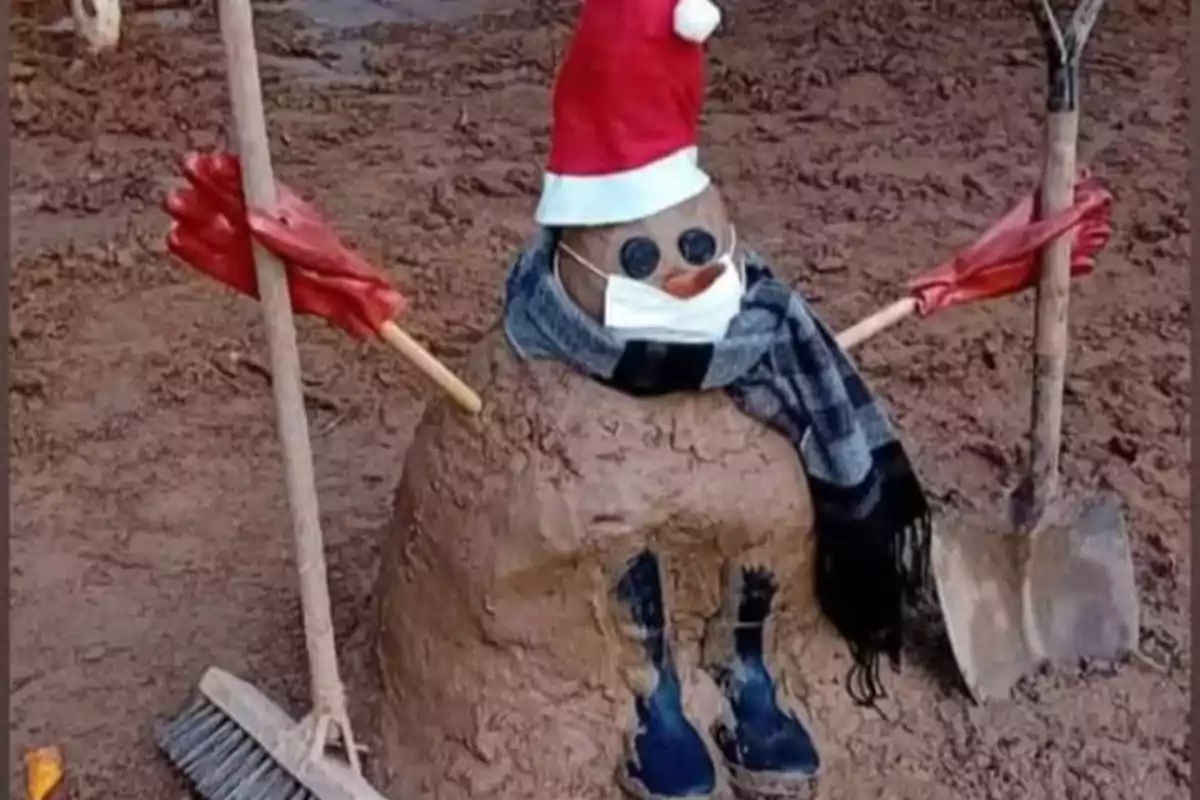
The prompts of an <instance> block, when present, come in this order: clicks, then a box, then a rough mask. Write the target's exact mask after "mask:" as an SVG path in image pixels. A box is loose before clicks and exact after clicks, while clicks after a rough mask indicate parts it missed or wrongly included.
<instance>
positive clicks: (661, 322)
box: [555, 232, 744, 343]
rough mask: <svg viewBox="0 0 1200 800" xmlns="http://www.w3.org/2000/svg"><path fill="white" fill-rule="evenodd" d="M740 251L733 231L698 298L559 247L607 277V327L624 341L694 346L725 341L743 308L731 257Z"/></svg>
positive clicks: (737, 273) (739, 281) (738, 275)
mask: <svg viewBox="0 0 1200 800" xmlns="http://www.w3.org/2000/svg"><path fill="white" fill-rule="evenodd" d="M736 247H737V234H736V232H734V233H733V234H732V236H731V240H730V245H729V249H728V250H727V251H726V252H725V253H724V254H722V255H721V256H718V257H717V258H716V260H715V261H714V262H713V263H714V264H719V265H721V266H722V267H724V269H722V270H721V274H720V275H719V276H718V277H717V279H716V280H714V281H713V282H712V283H711V284H710V285H709V286H708V288H707V289H705V290H704V291H702V292H700V293H699V294H696V295H693V296H692V297H688V298H680V297H675V296H674V295H672V294H669V293H667V292H665V291H663V290H662V289H659V288H657V287H655V286H651V285H650V284H648V283H643V282H642V281H637V280H634V279H633V278H627V277H625V276H624V275H609V274H607V273H604V272H601V271H600V270H599V269H597V268H596V267H595V266H593V265H592V264H590V263H588V261H587V260H585V259H583V258H581V257H580V256H579V254H578V253H576V252H574V251H573V250H571V249H570V248H569V247H567V246H566V245H564V244H562V243H559V249H560V250H562V251H563V252H565V253H566V254H567V255H569V256H570V257H571V258H573V259H575V260H576V261H578V262H579V263H580V264H582V265H583V266H585V267H587V268H588V269H590V270H591V271H592V272H594V273H596V274H597V275H599V276H600V277H602V278H604V281H605V284H604V327H606V328H609V329H610V330H612V331H613V332H615V333H616V334H618V335H619V336H620V337H621V338H622V339H626V340H629V339H644V340H647V341H654V342H692V343H695V342H715V341H718V340H720V339H723V338H724V337H725V332H726V331H727V330H728V329H729V323H730V321H731V320H732V319H733V318H734V317H735V316H736V315H737V313H738V311H739V310H740V309H741V305H742V294H743V292H744V287H743V286H742V275H741V270H740V269H739V268H738V265H737V264H736V263H735V261H734V258H733V254H734V250H735V248H736ZM557 273H558V259H557V258H555V274H556V275H557Z"/></svg>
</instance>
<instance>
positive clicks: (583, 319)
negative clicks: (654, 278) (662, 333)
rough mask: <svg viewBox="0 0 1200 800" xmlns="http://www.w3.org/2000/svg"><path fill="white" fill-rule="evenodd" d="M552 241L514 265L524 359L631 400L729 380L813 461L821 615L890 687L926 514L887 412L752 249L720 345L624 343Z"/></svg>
mask: <svg viewBox="0 0 1200 800" xmlns="http://www.w3.org/2000/svg"><path fill="white" fill-rule="evenodd" d="M555 246H556V235H555V234H554V233H553V232H552V231H549V230H544V231H542V232H541V234H540V236H539V238H538V240H537V241H536V242H535V243H534V244H533V245H532V246H531V247H530V248H529V249H527V250H526V251H525V252H524V253H522V254H521V256H520V257H519V258H518V260H517V261H516V263H515V264H514V265H513V267H512V269H511V271H510V273H509V276H508V281H507V286H506V293H507V298H506V306H505V333H506V335H507V337H508V341H509V344H510V345H511V346H512V348H513V349H514V350H515V351H516V353H517V355H518V356H520V357H521V358H526V359H528V358H550V359H555V360H558V361H562V362H565V363H567V364H569V365H571V366H573V367H574V368H576V369H578V370H580V371H581V372H583V373H585V374H587V375H589V376H591V377H592V378H594V379H596V380H598V381H600V382H602V383H605V384H607V385H610V386H613V387H615V388H617V389H620V390H622V391H625V392H627V393H630V394H634V395H654V394H662V393H666V392H670V391H699V390H707V389H715V388H721V389H724V390H725V392H726V393H727V394H728V395H729V396H730V397H731V398H732V399H733V401H734V403H735V404H736V405H737V407H738V408H739V409H740V410H741V411H742V412H743V413H745V414H748V415H750V416H752V417H754V418H756V419H758V420H761V421H762V422H763V423H765V424H767V425H769V426H771V427H773V428H775V429H776V430H778V431H780V432H781V433H783V434H784V435H785V436H787V437H788V439H789V440H790V441H791V442H792V444H793V446H794V447H795V448H796V452H797V454H798V456H799V457H800V460H801V463H802V464H803V466H804V470H805V473H806V475H807V478H808V484H809V491H810V493H811V495H812V501H813V511H814V521H815V525H814V527H815V533H816V544H817V555H816V568H815V573H816V574H815V582H816V587H815V588H816V595H817V599H818V602H819V603H820V605H821V609H822V612H823V613H824V614H825V616H826V617H827V618H828V619H829V620H830V621H831V622H832V623H833V624H834V626H835V627H836V628H837V630H838V631H839V633H840V634H841V635H842V637H843V638H844V639H845V640H846V641H847V643H848V645H849V647H850V650H851V654H852V656H853V658H854V666H853V667H852V668H851V672H850V675H849V676H848V679H847V681H848V688H849V691H850V694H851V696H852V697H854V699H855V700H856V701H857V702H859V703H862V704H865V705H870V704H873V703H874V702H875V701H876V700H877V699H878V698H880V697H882V696H883V695H884V691H883V687H882V685H881V684H880V682H879V660H880V656H881V655H884V654H886V655H887V656H888V658H889V660H890V661H891V663H892V664H893V666H894V667H897V668H898V667H899V664H900V651H901V648H902V646H903V644H904V639H905V626H904V620H905V615H904V609H905V607H908V606H915V605H916V604H917V602H918V601H919V600H920V599H921V598H923V597H924V594H923V593H924V592H925V591H926V587H927V586H928V575H929V567H928V564H929V535H930V515H929V510H928V507H927V505H926V502H925V497H924V493H923V492H922V489H921V486H920V483H919V482H918V480H917V478H916V476H915V475H914V473H913V470H912V468H911V466H910V465H909V461H908V458H907V456H906V455H905V452H904V448H903V446H902V445H901V444H900V442H899V440H898V439H897V438H896V435H895V433H894V432H893V430H892V427H891V425H890V423H889V422H888V419H887V416H886V414H885V413H884V411H883V409H882V408H881V407H880V405H879V404H878V403H877V402H876V401H875V399H874V398H873V397H872V395H871V393H870V391H869V390H868V388H867V386H866V384H865V383H864V382H863V380H862V378H861V377H860V376H859V375H858V373H857V371H856V370H855V369H854V366H853V365H852V364H851V363H850V360H849V359H848V358H847V356H846V354H845V353H844V352H842V350H841V348H839V347H838V345H837V342H836V341H835V339H834V337H833V334H832V333H831V332H830V330H829V329H828V328H827V327H826V326H825V324H824V323H823V322H822V321H821V320H820V319H819V318H817V316H816V315H815V314H813V313H812V311H811V309H810V308H809V307H808V304H807V303H806V302H805V301H804V299H803V298H802V297H800V296H799V295H798V294H795V293H793V292H792V291H791V289H790V288H789V287H788V286H786V285H785V284H783V283H781V282H780V281H777V280H775V279H774V278H773V277H772V275H771V272H770V270H768V269H767V267H766V266H765V265H763V264H762V262H761V261H760V260H759V259H758V258H757V256H755V255H754V254H752V253H748V254H747V257H746V291H745V295H744V297H743V299H742V308H741V311H740V312H739V313H738V315H737V316H736V317H734V319H733V321H732V322H731V324H730V326H729V330H728V332H727V334H726V335H725V338H724V339H722V340H720V341H718V342H714V343H711V344H709V343H704V344H667V343H661V342H646V341H626V340H623V339H621V338H619V337H617V336H615V335H614V334H613V333H612V332H611V331H609V330H607V329H605V328H604V327H603V326H602V325H600V324H599V323H597V322H596V321H595V320H594V319H592V318H591V317H589V316H588V315H587V314H585V313H584V312H583V311H581V310H580V309H579V308H578V307H577V306H576V305H575V303H574V302H572V301H571V299H570V298H569V297H568V296H567V294H566V292H565V291H564V289H563V288H562V285H561V284H560V283H559V281H558V279H557V278H556V277H555V276H554V274H553V268H552V264H553V257H554V251H555Z"/></svg>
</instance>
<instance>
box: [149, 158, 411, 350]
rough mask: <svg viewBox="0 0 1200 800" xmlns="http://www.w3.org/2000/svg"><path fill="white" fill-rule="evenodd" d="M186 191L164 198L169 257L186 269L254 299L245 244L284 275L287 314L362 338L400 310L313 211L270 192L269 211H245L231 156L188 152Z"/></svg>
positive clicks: (286, 193) (396, 299)
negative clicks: (268, 256) (320, 320)
mask: <svg viewBox="0 0 1200 800" xmlns="http://www.w3.org/2000/svg"><path fill="white" fill-rule="evenodd" d="M183 173H184V175H185V176H186V177H187V179H188V182H189V183H188V185H187V186H184V187H183V188H181V189H178V190H176V191H174V192H172V193H171V194H170V195H168V197H167V200H166V208H167V213H168V214H170V215H171V217H172V218H173V222H172V225H171V232H170V233H169V234H168V235H167V246H168V247H169V249H170V251H171V252H172V253H174V254H175V255H176V256H178V257H179V258H181V259H183V260H184V261H186V262H187V263H188V264H190V265H191V266H193V267H195V268H196V269H198V270H200V271H201V272H204V273H206V274H207V275H209V276H210V277H212V278H216V279H217V280H219V281H220V282H221V283H224V284H226V285H228V286H232V287H233V288H234V289H236V290H238V291H239V292H241V293H243V294H247V295H250V296H251V297H254V298H257V297H258V280H257V278H256V276H255V273H254V256H253V253H252V249H251V237H253V241H255V242H257V243H258V244H259V245H261V246H262V247H263V248H265V249H266V250H267V251H269V252H270V253H272V254H273V255H275V256H276V257H277V258H279V260H280V261H282V262H283V264H284V266H285V267H286V270H287V280H288V291H289V293H290V295H291V300H292V310H293V311H294V312H296V313H298V314H312V315H315V316H318V317H324V318H325V319H326V320H328V321H329V322H331V323H333V324H334V325H336V326H338V327H339V328H342V329H343V330H345V331H346V332H348V333H350V334H351V335H352V336H355V337H358V338H366V337H368V336H374V335H376V334H377V331H378V330H379V328H380V327H381V326H382V325H383V324H384V323H385V322H387V321H389V320H391V319H392V318H393V317H395V316H396V315H397V314H399V313H400V312H401V311H403V310H404V308H405V306H406V305H407V303H406V301H405V299H404V297H403V296H402V295H401V294H400V293H399V292H396V291H395V290H393V289H392V288H391V286H390V285H389V283H388V281H387V279H386V278H385V277H384V276H383V274H382V273H381V272H379V270H377V269H375V268H374V267H372V266H371V265H370V264H369V263H367V262H366V261H365V260H363V258H362V257H361V256H359V255H358V254H357V253H355V252H353V251H351V250H348V249H347V248H346V247H344V246H343V245H342V243H341V241H340V240H339V239H338V237H337V234H336V233H334V231H333V229H332V228H330V227H329V225H328V224H327V223H326V222H325V220H323V219H322V218H321V216H320V214H319V213H318V212H317V210H316V209H315V208H313V207H312V206H310V205H309V204H308V203H305V202H304V201H303V200H301V199H300V198H299V197H297V196H296V194H295V193H294V192H292V191H291V190H290V189H289V188H288V187H286V186H283V185H282V184H277V185H276V191H277V193H278V201H277V204H276V207H275V208H274V209H273V210H272V211H270V212H266V211H262V210H259V209H249V210H247V208H246V204H245V201H244V197H243V194H242V176H241V169H240V167H239V165H238V160H237V157H236V156H233V155H230V154H228V153H209V154H199V153H192V154H190V155H188V156H187V157H186V158H185V159H184V161H183Z"/></svg>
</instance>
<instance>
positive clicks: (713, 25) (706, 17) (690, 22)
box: [675, 0, 721, 44]
mask: <svg viewBox="0 0 1200 800" xmlns="http://www.w3.org/2000/svg"><path fill="white" fill-rule="evenodd" d="M720 24H721V9H719V8H717V7H716V5H715V4H713V2H712V0H679V2H678V3H676V4H675V33H677V34H679V36H680V37H681V38H683V39H687V40H688V41H689V42H695V43H696V44H703V43H704V42H705V40H707V39H708V37H709V36H712V34H713V31H715V30H716V29H717V26H718V25H720Z"/></svg>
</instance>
